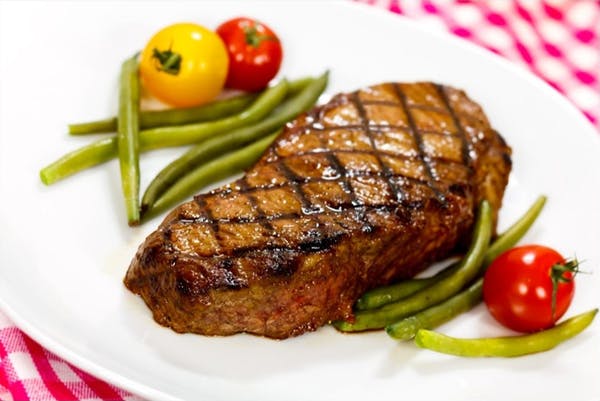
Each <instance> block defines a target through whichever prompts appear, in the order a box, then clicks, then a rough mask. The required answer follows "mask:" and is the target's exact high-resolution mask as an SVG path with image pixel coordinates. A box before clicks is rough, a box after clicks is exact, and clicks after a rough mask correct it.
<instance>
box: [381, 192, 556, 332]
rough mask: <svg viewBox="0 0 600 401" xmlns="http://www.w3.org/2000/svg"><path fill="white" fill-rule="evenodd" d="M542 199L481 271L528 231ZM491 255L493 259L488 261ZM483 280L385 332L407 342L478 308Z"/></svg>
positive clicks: (505, 236)
mask: <svg viewBox="0 0 600 401" xmlns="http://www.w3.org/2000/svg"><path fill="white" fill-rule="evenodd" d="M545 202H546V197H545V196H540V197H538V198H537V200H536V201H535V202H534V203H533V205H531V206H530V207H529V209H528V210H527V212H525V214H524V215H523V216H521V218H519V220H517V221H516V222H515V223H514V224H513V225H512V226H511V227H510V228H509V229H508V230H506V231H505V232H504V233H503V234H502V235H500V236H499V237H498V239H497V240H496V241H495V242H494V243H493V244H492V245H491V246H490V247H489V248H488V250H487V252H486V255H485V259H484V262H483V264H482V270H481V271H480V275H482V274H483V272H484V271H485V268H487V266H489V264H490V263H491V262H492V261H493V260H494V259H495V258H496V257H497V255H499V254H501V253H503V252H504V251H506V250H508V249H510V248H512V247H513V246H514V245H515V244H516V243H517V242H518V241H519V240H520V239H521V238H522V237H523V236H524V235H525V233H526V232H527V231H528V230H529V228H530V227H531V225H532V224H533V223H534V221H535V220H536V219H537V217H538V216H539V214H540V212H541V211H542V208H543V207H544V204H545ZM490 255H495V256H493V257H489V256H490ZM482 288H483V278H479V279H478V280H477V281H475V283H473V284H471V285H470V286H469V287H468V288H467V289H465V290H463V291H461V292H459V293H458V294H456V295H454V296H452V297H450V298H449V299H447V300H446V301H444V302H442V303H439V304H437V305H434V306H432V307H430V308H427V309H424V310H422V311H420V312H418V313H417V314H415V315H412V316H409V317H406V318H404V319H402V320H400V321H398V322H396V323H393V324H391V325H389V326H387V327H386V328H385V330H386V331H387V333H388V334H389V335H390V337H393V338H396V339H399V340H409V339H411V338H413V337H414V336H415V334H416V333H417V331H418V330H419V329H432V328H434V327H437V326H439V325H441V324H443V323H446V322H447V321H449V320H452V319H453V318H454V317H456V316H458V315H459V314H461V313H463V312H466V311H468V310H470V309H471V308H473V307H474V306H475V305H477V304H479V303H480V302H481V299H482Z"/></svg>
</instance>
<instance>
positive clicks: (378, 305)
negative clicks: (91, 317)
mask: <svg viewBox="0 0 600 401" xmlns="http://www.w3.org/2000/svg"><path fill="white" fill-rule="evenodd" d="M545 203H546V197H545V196H540V197H538V198H537V199H536V201H535V202H534V203H533V204H532V205H531V206H530V208H529V209H528V210H527V211H526V212H525V214H524V215H523V216H521V217H520V218H519V219H518V220H517V221H516V222H515V223H514V224H513V225H512V226H510V227H509V228H508V229H507V230H506V231H505V232H504V233H502V234H501V235H500V236H498V238H496V240H495V241H493V242H492V244H491V245H490V246H489V247H488V248H487V250H485V251H484V253H483V255H480V256H481V258H480V259H478V263H479V270H478V272H477V273H476V274H475V276H474V277H473V278H474V281H471V283H470V284H468V282H469V280H465V281H463V283H467V284H468V285H467V286H466V287H465V288H463V289H461V290H459V291H458V292H456V293H454V294H452V295H449V296H446V297H445V298H444V299H443V300H442V301H441V302H438V301H439V299H440V298H443V297H441V296H438V297H437V298H435V300H434V297H433V295H434V294H435V293H436V292H438V291H442V290H443V289H444V288H448V287H447V286H444V285H443V284H440V283H445V282H447V281H455V280H457V279H460V278H461V277H462V278H464V275H463V276H461V275H460V272H461V271H463V270H464V268H465V265H466V264H467V260H469V258H472V257H473V254H476V253H479V252H481V251H482V249H484V248H481V247H478V246H476V243H477V239H478V238H480V237H481V239H482V240H485V238H484V237H482V235H485V233H484V234H482V233H481V224H483V223H484V219H485V216H484V215H482V209H480V213H479V216H478V223H477V225H476V229H475V233H474V236H473V243H472V244H471V247H470V249H469V251H468V252H467V255H466V256H465V258H464V259H463V260H462V261H461V262H459V263H452V264H451V265H449V266H448V267H446V268H445V269H443V270H441V271H440V272H438V273H437V274H436V275H434V276H431V277H427V278H421V279H412V280H405V281H402V282H400V283H397V284H392V285H389V286H385V287H379V288H376V289H374V290H371V291H368V292H367V293H365V294H364V295H363V296H362V297H361V298H360V299H359V300H358V301H357V302H356V305H355V310H356V311H357V312H356V314H355V321H354V322H352V323H350V322H341V321H340V322H334V323H333V325H334V326H335V327H336V328H337V329H338V330H341V331H362V330H369V329H377V328H382V327H384V326H385V330H386V332H387V333H388V335H389V336H390V337H392V338H394V339H398V340H410V339H413V338H414V339H415V343H416V344H417V345H418V346H419V347H422V348H428V349H431V350H434V351H437V352H442V353H447V354H452V355H458V356H468V357H482V356H484V357H490V356H493V357H515V356H521V355H528V354H532V353H536V352H542V351H546V350H549V349H551V348H554V347H555V346H557V345H558V344H560V343H561V342H563V341H566V340H568V339H569V338H572V337H574V336H575V335H577V334H579V333H580V332H581V331H583V330H584V329H585V328H586V327H588V326H589V325H590V324H591V322H592V320H593V319H594V317H595V315H596V313H597V312H598V309H594V310H592V311H589V312H586V313H583V314H580V315H577V316H575V317H572V318H570V319H568V320H566V321H564V322H562V323H560V324H558V325H556V326H554V327H553V328H551V329H548V330H544V331H541V332H537V333H534V334H528V335H520V336H512V337H500V338H480V339H459V338H453V337H449V336H446V335H443V334H440V333H436V332H434V331H431V330H430V329H432V328H435V327H437V326H440V325H441V324H443V323H446V322H448V321H449V320H451V319H453V318H454V317H456V316H458V315H459V314H461V313H463V312H466V311H468V310H470V309H471V308H473V307H474V306H476V305H478V304H479V303H481V301H482V295H483V294H482V293H483V274H484V273H485V270H486V268H487V267H488V266H489V265H490V264H491V263H492V261H493V260H494V259H496V258H497V257H498V256H499V255H500V254H501V253H503V252H505V251H507V250H509V249H510V248H512V247H513V246H515V245H516V244H517V242H518V241H519V240H520V239H521V238H522V237H523V236H524V235H525V234H526V233H527V231H528V230H529V228H530V227H531V226H532V225H533V223H534V222H535V221H536V219H537V218H538V216H539V215H540V213H541V211H542V209H543V207H544V205H545ZM489 221H491V220H489ZM490 224H491V223H490ZM473 278H472V279H473ZM445 294H446V295H448V294H449V293H447V292H446V293H445ZM409 311H413V312H412V313H410V312H409Z"/></svg>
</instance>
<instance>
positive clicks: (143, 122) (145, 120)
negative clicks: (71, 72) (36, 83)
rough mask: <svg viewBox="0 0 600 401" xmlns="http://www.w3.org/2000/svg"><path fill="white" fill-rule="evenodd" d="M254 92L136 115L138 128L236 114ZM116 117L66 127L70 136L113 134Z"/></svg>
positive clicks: (249, 101)
mask: <svg viewBox="0 0 600 401" xmlns="http://www.w3.org/2000/svg"><path fill="white" fill-rule="evenodd" d="M256 97H257V95H256V94H254V93H244V94H241V95H237V96H233V97H230V98H228V99H223V100H217V101H215V102H212V103H208V104H204V105H202V106H198V107H189V108H183V109H167V110H148V111H142V112H140V128H142V129H146V128H154V127H164V126H173V125H184V124H190V123H198V122H204V121H213V120H217V119H220V118H223V117H228V116H231V115H232V114H236V113H239V112H240V111H242V110H244V109H245V108H247V107H248V106H249V105H250V103H252V102H253V101H254V100H256ZM116 129H117V117H112V118H107V119H104V120H97V121H89V122H85V123H78V124H69V134H70V135H76V136H78V135H87V134H97V133H102V132H115V131H116Z"/></svg>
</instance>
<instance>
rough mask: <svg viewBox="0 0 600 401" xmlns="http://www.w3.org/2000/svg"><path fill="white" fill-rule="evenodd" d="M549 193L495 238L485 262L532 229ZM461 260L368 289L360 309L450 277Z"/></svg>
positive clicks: (488, 263) (382, 303)
mask: <svg viewBox="0 0 600 401" xmlns="http://www.w3.org/2000/svg"><path fill="white" fill-rule="evenodd" d="M546 199H547V198H546V197H545V196H540V197H538V198H537V199H536V201H535V202H534V203H533V205H531V206H530V208H529V209H528V210H527V212H526V213H525V214H524V215H523V216H522V217H521V218H520V219H519V220H518V221H517V222H515V223H514V224H513V225H512V226H511V227H510V228H508V229H507V230H506V231H505V232H504V233H502V234H501V235H500V236H498V238H496V240H495V241H493V242H492V244H491V245H490V247H489V248H488V250H487V252H486V253H485V259H484V262H483V264H482V266H484V267H487V266H489V265H490V263H492V261H493V260H494V259H496V258H497V257H498V255H500V254H501V253H503V252H505V251H507V250H509V249H510V248H512V247H513V246H514V245H515V244H516V243H517V242H518V241H519V240H520V239H521V238H522V237H523V236H524V235H525V233H526V232H527V230H529V228H530V227H531V225H532V224H533V222H534V221H535V220H536V219H537V217H538V216H539V214H540V212H541V211H542V209H543V207H544V204H545V203H546ZM457 267H458V263H453V264H451V265H450V266H448V267H447V268H445V269H443V270H441V271H440V272H438V273H437V274H436V275H435V276H431V277H426V278H421V279H411V280H404V281H401V282H399V283H396V284H392V285H388V286H384V287H378V288H375V289H373V290H371V291H367V292H366V293H364V294H363V295H362V296H361V297H360V298H359V299H358V301H356V310H359V311H360V310H368V309H375V308H379V307H381V306H383V305H386V304H389V303H391V302H394V301H397V300H399V299H402V298H405V297H407V296H409V295H411V294H414V293H415V292H417V291H418V290H420V289H422V288H425V287H427V286H429V285H431V284H433V283H435V282H437V281H439V280H441V279H443V278H445V277H448V276H449V275H451V274H452V273H454V272H455V271H456V269H457Z"/></svg>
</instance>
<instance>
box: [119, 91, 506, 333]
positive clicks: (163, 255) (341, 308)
mask: <svg viewBox="0 0 600 401" xmlns="http://www.w3.org/2000/svg"><path fill="white" fill-rule="evenodd" d="M510 167H511V162H510V148H509V147H508V146H507V145H506V144H505V142H504V141H503V139H502V138H501V136H500V135H499V134H498V133H497V132H495V131H494V130H493V129H492V128H491V127H490V125H489V123H488V121H487V118H486V117H485V115H484V113H483V111H482V110H481V108H480V107H479V106H478V105H477V104H476V103H474V102H473V101H472V100H470V99H469V98H468V97H467V96H466V95H465V93H464V92H462V91H460V90H457V89H453V88H451V87H448V86H442V85H437V84H433V83H414V84H402V83H385V84H380V85H375V86H372V87H369V88H365V89H362V90H358V91H356V92H353V93H348V94H340V95H337V96H335V97H334V98H333V99H332V100H331V101H330V102H329V103H327V104H325V105H323V106H321V107H316V108H314V109H313V110H312V111H310V112H308V113H306V114H305V115H303V116H301V117H299V118H298V119H296V120H295V121H293V122H292V123H290V124H288V126H287V127H286V129H285V131H284V132H283V133H282V134H281V136H280V137H279V138H278V139H277V140H276V141H275V143H274V144H273V145H272V146H271V147H270V148H269V149H268V150H267V152H266V153H265V154H264V155H263V157H262V158H261V159H260V161H258V162H257V163H256V165H255V166H254V167H252V168H251V169H250V170H249V171H248V172H247V173H246V174H245V176H244V177H242V178H241V179H239V180H237V181H235V182H233V183H231V184H229V185H226V186H224V187H222V188H219V189H217V190H214V191H212V192H210V193H207V194H201V195H198V196H196V197H195V198H194V200H193V201H191V202H188V203H185V204H183V205H181V206H179V207H177V208H176V209H175V210H173V211H172V212H171V213H170V214H169V215H168V216H167V217H166V218H165V220H164V221H163V223H162V224H161V225H160V227H159V228H158V230H157V231H155V232H154V233H152V234H151V235H150V236H149V237H148V238H147V239H146V241H145V242H144V243H143V244H142V245H141V246H140V248H139V250H138V252H137V254H136V256H135V258H134V259H133V261H132V263H131V266H130V267H129V270H128V272H127V275H126V277H125V285H126V286H127V287H128V288H129V289H130V290H131V291H133V292H134V293H137V294H139V295H141V296H142V298H143V299H144V301H145V302H146V304H147V305H148V306H149V307H150V309H151V310H152V312H153V314H154V319H155V320H156V321H157V322H158V323H160V324H162V325H165V326H169V327H171V328H172V329H173V330H175V331H177V332H193V333H199V334H207V335H229V334H233V333H238V332H248V333H254V334H258V335H264V336H268V337H274V338H286V337H289V336H294V335H298V334H301V333H304V332H306V331H310V330H315V329H317V328H318V327H319V326H322V325H323V324H326V323H327V322H329V321H331V320H335V319H347V318H350V317H351V316H352V305H353V303H354V302H355V300H356V299H357V298H358V297H359V296H360V295H361V294H362V293H363V292H364V291H366V290H368V289H370V288H373V287H374V286H378V285H382V284H386V283H389V282H390V281H392V280H397V279H401V278H407V277H411V276H413V275H415V274H416V273H418V272H419V271H421V270H422V269H423V268H425V267H426V266H427V265H428V264H430V263H431V262H433V261H436V260H439V259H441V258H443V257H445V256H447V255H448V254H449V253H450V252H451V251H453V250H454V249H455V248H456V247H457V246H459V245H460V244H461V243H465V242H466V241H467V240H468V239H469V237H470V232H471V229H472V226H473V223H474V212H475V209H476V207H477V204H478V202H479V201H480V200H481V199H483V198H487V199H488V200H489V201H490V203H491V204H492V206H493V207H494V209H495V210H496V211H497V210H498V208H499V207H500V205H501V200H502V196H503V193H504V188H505V186H506V184H507V181H508V175H509V172H510Z"/></svg>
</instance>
